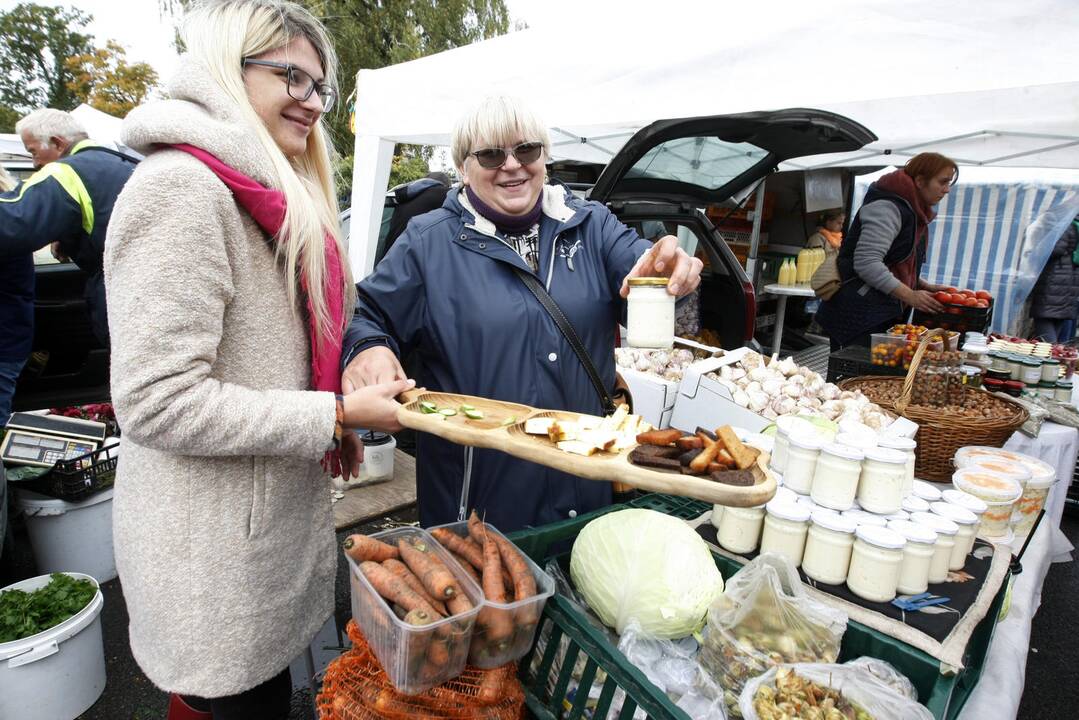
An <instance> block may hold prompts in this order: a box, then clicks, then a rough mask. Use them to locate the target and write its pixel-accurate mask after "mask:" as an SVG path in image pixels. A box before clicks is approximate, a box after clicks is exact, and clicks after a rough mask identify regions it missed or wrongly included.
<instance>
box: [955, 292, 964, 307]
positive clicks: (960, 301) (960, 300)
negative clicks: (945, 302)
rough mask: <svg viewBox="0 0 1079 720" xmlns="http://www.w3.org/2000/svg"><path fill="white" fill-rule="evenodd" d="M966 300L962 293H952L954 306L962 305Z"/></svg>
mask: <svg viewBox="0 0 1079 720" xmlns="http://www.w3.org/2000/svg"><path fill="white" fill-rule="evenodd" d="M965 300H966V298H965V297H963V295H961V294H960V293H952V305H962V304H963V303H964V301H965Z"/></svg>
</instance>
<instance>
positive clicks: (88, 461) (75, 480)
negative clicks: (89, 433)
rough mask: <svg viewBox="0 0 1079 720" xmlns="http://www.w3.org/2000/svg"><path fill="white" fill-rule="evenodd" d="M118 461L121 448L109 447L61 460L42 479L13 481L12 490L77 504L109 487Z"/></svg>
mask: <svg viewBox="0 0 1079 720" xmlns="http://www.w3.org/2000/svg"><path fill="white" fill-rule="evenodd" d="M119 458H120V446H119V445H110V446H108V447H104V448H101V449H100V450H95V451H94V452H92V453H87V454H86V455H81V456H79V457H76V458H71V459H70V460H60V461H58V462H57V463H56V464H55V465H53V466H52V468H51V469H50V470H49V471H48V472H46V473H45V474H44V475H41V476H39V477H36V478H33V479H28V480H17V481H16V480H12V482H11V486H12V487H13V488H16V489H20V490H30V491H31V492H36V493H39V494H41V495H47V496H48V497H51V498H56V499H57V500H65V501H67V502H79V501H81V500H85V499H86V498H88V497H90V496H91V495H93V494H95V493H98V492H101V491H102V490H106V489H108V488H110V487H112V484H113V482H114V481H115V480H116V462H117V461H118V460H119Z"/></svg>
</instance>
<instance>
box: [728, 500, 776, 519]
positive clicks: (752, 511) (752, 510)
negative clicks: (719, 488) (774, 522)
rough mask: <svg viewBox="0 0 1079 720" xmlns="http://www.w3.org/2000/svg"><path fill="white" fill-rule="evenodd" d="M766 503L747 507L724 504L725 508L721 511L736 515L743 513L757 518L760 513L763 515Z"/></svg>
mask: <svg viewBox="0 0 1079 720" xmlns="http://www.w3.org/2000/svg"><path fill="white" fill-rule="evenodd" d="M766 505H767V503H763V504H761V505H750V506H749V507H734V506H732V505H726V506H724V507H725V508H726V509H725V510H724V511H723V514H724V515H726V514H727V513H734V514H735V515H737V514H738V513H745V514H746V515H748V516H750V517H752V518H758V517H760V516H761V515H764V508H765V506H766Z"/></svg>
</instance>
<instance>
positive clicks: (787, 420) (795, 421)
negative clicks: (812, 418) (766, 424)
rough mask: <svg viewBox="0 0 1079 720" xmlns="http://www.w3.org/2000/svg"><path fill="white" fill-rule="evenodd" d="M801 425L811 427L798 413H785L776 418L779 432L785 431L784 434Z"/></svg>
mask: <svg viewBox="0 0 1079 720" xmlns="http://www.w3.org/2000/svg"><path fill="white" fill-rule="evenodd" d="M799 425H806V426H807V429H808V427H811V426H810V424H809V423H808V422H807V421H805V420H803V419H802V418H800V417H798V416H797V415H783V416H780V417H777V418H776V432H777V433H783V434H784V435H787V434H789V433H790V431H791V430H794V429H795V428H797V427H798V426H799Z"/></svg>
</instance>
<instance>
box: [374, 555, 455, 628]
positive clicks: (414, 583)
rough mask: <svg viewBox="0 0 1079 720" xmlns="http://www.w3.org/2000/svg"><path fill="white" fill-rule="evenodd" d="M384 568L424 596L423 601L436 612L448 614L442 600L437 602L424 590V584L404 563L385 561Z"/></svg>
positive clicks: (391, 560)
mask: <svg viewBox="0 0 1079 720" xmlns="http://www.w3.org/2000/svg"><path fill="white" fill-rule="evenodd" d="M382 567H384V568H386V569H387V570H389V571H390V572H392V573H393V574H394V575H396V576H397V577H399V578H401V579H402V580H404V581H405V584H406V585H408V586H409V587H410V588H412V589H413V590H415V591H416V592H417V593H419V594H420V595H421V596H423V599H424V600H426V601H427V602H428V603H430V605H431V607H433V608H434V609H435V610H438V611H439V612H440V613H442V614H443V615H446V614H448V613H447V612H446V606H445V604H443V602H442V601H441V600H436V599H435V598H433V597H431V595H430V594H429V593H428V592H427V589H426V588H424V586H423V583H421V582H420V579H419V578H418V577H416V576H415V575H413V574H412V571H411V570H409V569H408V566H407V565H405V564H404V563H403V562H401V561H400V560H393V559H390V560H386V561H384V562H383V563H382Z"/></svg>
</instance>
